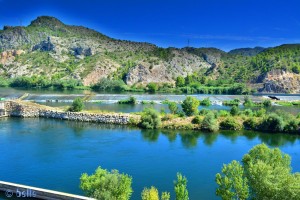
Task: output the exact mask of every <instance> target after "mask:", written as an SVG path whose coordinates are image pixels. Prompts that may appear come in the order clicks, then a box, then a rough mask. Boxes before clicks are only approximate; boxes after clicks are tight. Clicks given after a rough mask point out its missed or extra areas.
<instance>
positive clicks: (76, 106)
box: [69, 98, 84, 112]
mask: <svg viewBox="0 0 300 200" xmlns="http://www.w3.org/2000/svg"><path fill="white" fill-rule="evenodd" d="M83 108H84V104H83V100H82V99H81V98H76V99H74V101H73V103H72V105H71V107H70V108H69V111H71V112H80V111H82V110H83Z"/></svg>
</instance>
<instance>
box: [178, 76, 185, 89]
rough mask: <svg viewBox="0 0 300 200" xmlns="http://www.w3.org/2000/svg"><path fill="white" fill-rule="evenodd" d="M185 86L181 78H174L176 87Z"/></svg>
mask: <svg viewBox="0 0 300 200" xmlns="http://www.w3.org/2000/svg"><path fill="white" fill-rule="evenodd" d="M184 86H185V80H184V78H183V77H182V76H178V77H177V78H176V87H184Z"/></svg>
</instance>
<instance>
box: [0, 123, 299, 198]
mask: <svg viewBox="0 0 300 200" xmlns="http://www.w3.org/2000/svg"><path fill="white" fill-rule="evenodd" d="M299 139H300V137H299V136H295V135H284V134H266V133H264V134H263V133H254V132H225V131H222V132H220V133H218V134H211V133H203V132H198V131H169V130H160V131H158V130H148V131H144V130H140V129H132V128H129V127H126V126H116V125H100V124H90V123H78V122H69V121H59V120H51V119H18V118H10V119H0V155H1V156H0V180H3V181H8V182H14V183H20V184H25V185H31V186H37V187H41V188H47V189H53V190H58V191H64V192H69V193H75V194H82V192H81V190H80V189H79V177H80V175H81V174H82V173H84V172H88V173H92V172H94V170H95V169H96V168H97V167H98V166H102V167H103V168H106V169H118V170H119V171H120V172H124V173H128V174H130V175H132V176H133V190H134V193H133V196H132V199H134V200H135V199H140V193H141V191H142V190H143V188H144V187H150V186H152V185H154V186H156V187H157V188H158V189H159V191H170V192H171V197H172V199H173V198H174V192H173V180H174V179H175V178H176V172H181V173H182V174H184V175H185V176H186V177H187V178H188V190H189V194H190V199H191V200H194V199H218V198H217V197H216V196H215V188H216V184H215V182H214V179H215V174H216V173H217V172H219V171H220V170H221V167H222V165H223V163H229V162H230V161H232V160H234V159H236V160H241V158H242V156H243V154H245V153H247V151H248V150H249V149H250V148H252V147H253V146H254V145H256V144H260V143H262V142H264V143H266V144H268V145H269V146H271V147H280V149H282V150H283V151H284V152H285V153H288V154H290V155H291V156H292V166H293V170H294V171H300V164H299V163H300V153H299V149H300V140H299ZM0 199H1V197H0Z"/></svg>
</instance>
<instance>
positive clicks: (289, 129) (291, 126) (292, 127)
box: [284, 120, 299, 133]
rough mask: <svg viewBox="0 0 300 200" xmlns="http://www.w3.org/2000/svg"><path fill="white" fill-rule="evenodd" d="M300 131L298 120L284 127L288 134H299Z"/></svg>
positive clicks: (291, 121)
mask: <svg viewBox="0 0 300 200" xmlns="http://www.w3.org/2000/svg"><path fill="white" fill-rule="evenodd" d="M298 130H299V125H298V122H297V121H296V120H290V121H289V122H288V123H287V124H286V125H285V127H284V131H285V132H288V133H293V132H297V131H298Z"/></svg>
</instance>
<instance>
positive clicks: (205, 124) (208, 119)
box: [201, 112, 219, 132]
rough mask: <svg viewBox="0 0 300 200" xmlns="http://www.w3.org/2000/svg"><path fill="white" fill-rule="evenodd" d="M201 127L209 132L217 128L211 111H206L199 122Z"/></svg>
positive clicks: (217, 125)
mask: <svg viewBox="0 0 300 200" xmlns="http://www.w3.org/2000/svg"><path fill="white" fill-rule="evenodd" d="M201 128H202V129H203V130H207V131H211V132H214V131H217V130H219V124H218V121H217V119H216V118H215V115H214V114H213V113H212V112H210V113H207V115H206V116H205V117H204V119H203V121H202V122H201Z"/></svg>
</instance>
